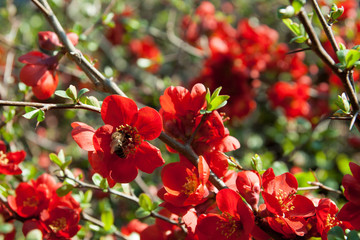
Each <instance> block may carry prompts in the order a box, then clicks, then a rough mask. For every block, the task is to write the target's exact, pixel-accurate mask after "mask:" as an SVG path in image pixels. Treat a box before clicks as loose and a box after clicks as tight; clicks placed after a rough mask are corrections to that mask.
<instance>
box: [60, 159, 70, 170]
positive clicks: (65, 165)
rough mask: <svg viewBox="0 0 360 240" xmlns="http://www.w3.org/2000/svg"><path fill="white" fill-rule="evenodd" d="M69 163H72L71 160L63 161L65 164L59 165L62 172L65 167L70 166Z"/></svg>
mask: <svg viewBox="0 0 360 240" xmlns="http://www.w3.org/2000/svg"><path fill="white" fill-rule="evenodd" d="M71 162H72V159H70V160H67V161H65V162H64V163H63V164H62V165H61V169H63V170H64V169H65V168H67V167H68V166H69V165H70V164H71Z"/></svg>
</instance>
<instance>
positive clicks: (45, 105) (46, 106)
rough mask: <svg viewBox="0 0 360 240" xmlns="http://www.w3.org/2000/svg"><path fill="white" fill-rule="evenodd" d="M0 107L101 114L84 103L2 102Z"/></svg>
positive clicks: (98, 110)
mask: <svg viewBox="0 0 360 240" xmlns="http://www.w3.org/2000/svg"><path fill="white" fill-rule="evenodd" d="M0 106H17V107H35V108H39V109H41V110H44V111H48V110H50V109H85V110H90V111H93V112H97V113H100V108H98V107H94V106H90V105H86V104H82V103H77V104H75V103H70V104H67V103H60V104H59V103H38V102H20V101H7V100H0Z"/></svg>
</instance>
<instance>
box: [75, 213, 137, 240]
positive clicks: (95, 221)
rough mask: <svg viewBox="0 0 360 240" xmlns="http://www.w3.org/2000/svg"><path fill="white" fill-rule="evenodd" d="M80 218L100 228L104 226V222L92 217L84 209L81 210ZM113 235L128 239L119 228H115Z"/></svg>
mask: <svg viewBox="0 0 360 240" xmlns="http://www.w3.org/2000/svg"><path fill="white" fill-rule="evenodd" d="M81 218H82V219H83V220H85V221H88V222H91V223H92V224H94V225H97V226H99V227H101V228H104V223H103V222H102V221H100V220H99V219H97V218H94V217H92V216H90V215H89V214H87V213H85V212H84V211H82V212H81ZM114 235H115V236H116V237H119V238H120V239H124V240H129V239H130V238H128V237H126V236H125V235H124V234H122V233H121V232H120V231H119V230H116V231H115V232H114Z"/></svg>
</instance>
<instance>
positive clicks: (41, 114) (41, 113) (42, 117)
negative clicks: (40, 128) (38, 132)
mask: <svg viewBox="0 0 360 240" xmlns="http://www.w3.org/2000/svg"><path fill="white" fill-rule="evenodd" d="M36 120H37V121H38V122H42V121H44V120H45V112H44V111H43V110H41V109H39V112H38V114H37V118H36Z"/></svg>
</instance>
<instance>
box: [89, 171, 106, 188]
mask: <svg viewBox="0 0 360 240" xmlns="http://www.w3.org/2000/svg"><path fill="white" fill-rule="evenodd" d="M91 179H92V181H93V182H94V184H95V185H96V186H100V184H101V181H102V180H103V177H102V176H101V175H100V174H98V173H95V174H94V175H92V177H91Z"/></svg>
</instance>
